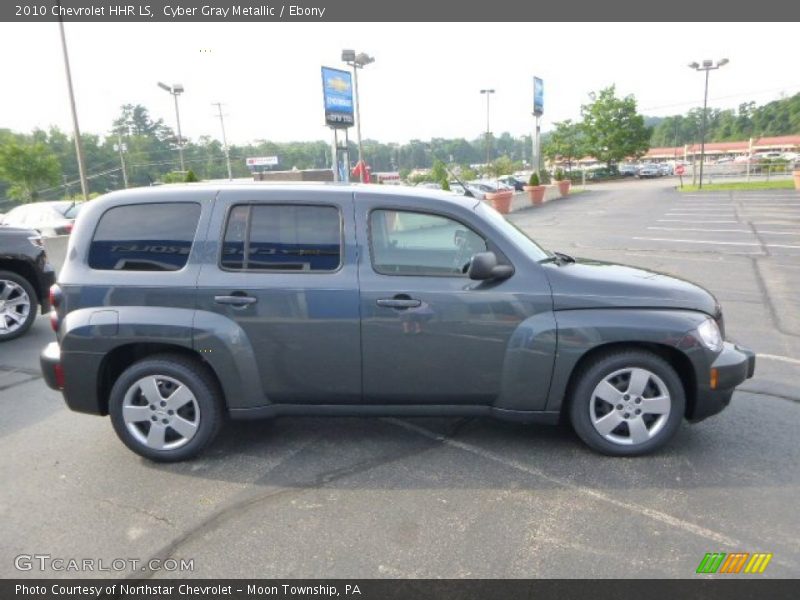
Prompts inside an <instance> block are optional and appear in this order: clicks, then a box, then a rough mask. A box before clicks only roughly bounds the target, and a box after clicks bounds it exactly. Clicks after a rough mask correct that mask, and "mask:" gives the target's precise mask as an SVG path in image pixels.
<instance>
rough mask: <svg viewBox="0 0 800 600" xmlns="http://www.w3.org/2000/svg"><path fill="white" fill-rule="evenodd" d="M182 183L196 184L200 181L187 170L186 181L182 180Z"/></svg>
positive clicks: (192, 172)
mask: <svg viewBox="0 0 800 600" xmlns="http://www.w3.org/2000/svg"><path fill="white" fill-rule="evenodd" d="M184 181H185V182H186V183H197V182H198V181H200V180H199V179H198V178H197V175H195V174H194V171H192V170H191V169H189V170H188V171H186V179H184Z"/></svg>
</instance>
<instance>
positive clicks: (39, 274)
mask: <svg viewBox="0 0 800 600" xmlns="http://www.w3.org/2000/svg"><path fill="white" fill-rule="evenodd" d="M54 282H55V272H54V270H53V267H52V266H51V265H50V264H49V263H48V262H47V253H46V252H45V250H44V244H43V243H42V238H41V236H40V235H39V233H38V232H36V231H32V230H30V229H19V228H16V227H0V342H6V341H8V340H13V339H14V338H18V337H20V336H21V335H24V334H25V332H27V331H28V330H29V329H30V328H31V325H33V321H34V320H35V319H36V315H37V314H38V313H39V308H40V307H41V310H42V313H46V312H48V311H49V310H50V295H49V292H50V286H51V285H53V283H54Z"/></svg>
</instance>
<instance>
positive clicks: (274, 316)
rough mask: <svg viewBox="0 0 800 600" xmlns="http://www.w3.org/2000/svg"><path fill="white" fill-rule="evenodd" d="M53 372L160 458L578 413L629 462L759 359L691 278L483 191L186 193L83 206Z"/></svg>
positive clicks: (130, 442) (67, 390) (584, 434)
mask: <svg viewBox="0 0 800 600" xmlns="http://www.w3.org/2000/svg"><path fill="white" fill-rule="evenodd" d="M51 299H52V303H53V305H54V306H55V311H54V313H53V316H52V324H53V328H54V329H55V331H56V333H57V339H58V341H57V342H53V343H51V344H50V345H48V346H47V347H46V348H45V350H44V351H43V353H42V357H41V364H42V370H43V372H44V376H45V380H46V381H47V383H48V385H50V387H52V388H54V389H58V390H61V391H62V393H63V395H64V398H65V400H66V402H67V404H68V406H69V407H70V408H71V409H73V410H76V411H80V412H85V413H91V414H95V415H107V414H108V415H110V416H111V422H112V424H113V426H114V429H115V430H116V432H117V434H118V435H119V437H120V438H121V439H122V441H123V442H124V443H125V444H126V445H127V446H128V447H129V448H130V449H131V450H133V451H134V452H136V453H138V454H140V455H142V456H144V457H147V458H149V459H151V460H156V461H175V460H182V459H186V458H189V457H192V456H194V455H196V454H197V453H198V452H199V451H201V450H202V449H203V448H205V447H206V446H207V445H208V444H209V443H210V442H211V441H212V440H213V438H214V436H215V434H216V433H217V431H218V429H219V427H220V425H221V423H222V421H223V418H224V417H225V416H229V417H232V418H235V419H249V418H261V417H275V416H278V415H331V416H344V415H362V416H367V415H369V416H373V415H374V416H377V415H395V416H406V417H411V416H434V415H436V416H456V415H474V416H484V415H485V416H492V417H497V418H501V419H509V420H515V421H524V422H546V423H557V422H558V421H560V420H562V419H563V420H567V421H569V422H570V423H571V424H572V426H573V427H574V429H575V431H576V432H577V434H578V435H579V436H580V438H581V439H582V440H583V441H584V442H586V444H587V445H589V446H590V447H591V448H593V449H595V450H597V451H599V452H603V453H605V454H610V455H618V456H631V455H638V454H644V453H647V452H650V451H652V450H655V449H656V448H659V447H661V446H663V445H664V444H665V443H666V442H667V441H668V440H670V438H672V436H673V435H674V434H675V432H676V430H677V429H678V427H679V425H680V423H681V421H682V420H683V419H684V418H685V419H687V420H688V421H691V422H696V421H699V420H701V419H704V418H706V417H708V416H710V415H713V414H715V413H717V412H719V411H721V410H722V409H723V408H725V406H727V404H728V403H729V402H730V399H731V395H732V393H733V390H734V388H735V387H736V386H737V385H738V384H740V383H741V382H742V381H744V380H745V379H746V378H748V377H752V375H753V371H754V368H755V355H754V354H753V353H752V352H751V351H749V350H747V349H745V348H741V347H739V346H736V345H734V344H732V343H729V342H726V341H724V326H723V319H722V311H721V309H720V305H719V303H718V302H717V301H716V300H715V298H714V296H712V295H711V294H710V293H709V292H707V291H706V290H704V289H702V288H701V287H698V286H697V285H694V284H692V283H689V282H686V281H683V280H680V279H677V278H675V277H670V276H667V275H662V274H659V273H654V272H650V271H645V270H642V269H637V268H632V267H627V266H621V265H615V264H610V263H604V262H597V261H592V260H582V259H574V258H572V257H570V256H567V255H564V254H560V253H550V252H548V251H546V250H544V249H542V248H541V247H540V246H538V245H537V244H536V242H534V241H533V240H531V239H530V238H529V237H528V236H527V235H526V234H524V233H523V232H521V231H520V230H518V229H516V228H515V227H514V226H513V225H512V224H510V223H509V222H508V221H506V220H505V219H504V218H503V217H502V216H501V215H500V214H499V213H497V212H496V211H494V210H493V209H492V208H490V207H489V206H487V205H486V204H485V203H483V202H481V201H477V200H475V199H474V198H466V197H457V196H454V195H449V194H445V193H439V192H435V191H431V190H424V191H422V192H420V191H415V190H412V189H406V188H388V187H386V188H384V187H382V186H347V185H324V184H318V185H263V184H261V185H259V184H251V185H247V184H245V185H227V184H223V185H216V186H213V185H208V184H205V185H179V186H164V187H158V188H150V189H137V190H130V191H125V192H115V193H112V194H108V195H106V196H103V197H101V198H98V199H96V200H93V201H92V202H90V203H88V204H87V205H86V206H85V208H84V210H83V211H82V212H81V214H80V216H79V218H78V220H77V224H76V226H75V229H74V231H73V233H72V236H71V238H70V241H69V248H68V250H67V257H66V261H65V263H64V266H63V269H62V270H61V273H60V275H59V278H58V283H57V284H56V285H54V286H53V288H52V290H51Z"/></svg>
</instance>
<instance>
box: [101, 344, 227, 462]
mask: <svg viewBox="0 0 800 600" xmlns="http://www.w3.org/2000/svg"><path fill="white" fill-rule="evenodd" d="M148 376H155V377H168V378H171V379H173V380H176V381H177V382H179V383H180V384H182V385H184V386H185V387H186V388H188V390H189V391H190V392H191V393H192V394H193V396H194V400H195V401H196V409H195V407H194V405H192V408H191V410H192V414H193V415H196V418H197V421H198V424H197V426H196V432H195V433H194V435H193V437H191V438H190V439H189V440H188V441H187V442H186V443H185V444H184V445H181V446H180V447H177V448H172V449H154V448H152V447H150V446H148V445H147V443H146V442H143V441H142V440H141V439H138V438H137V436H136V435H135V434H134V433H133V432H132V431H130V430H129V428H128V425H127V424H126V422H125V419H124V417H123V404H124V402H125V397H126V394H127V393H128V391H129V390H132V388H133V387H135V386H136V383H137V382H138V381H140V380H142V379H143V378H146V377H148ZM159 385H160V384H159ZM131 394H132V395H133V396H135V395H136V392H134V391H131ZM141 398H142V399H143V396H141ZM165 400H166V398H165ZM144 406H147V405H143V407H142V408H144ZM108 411H109V414H110V416H111V423H112V424H113V426H114V430H115V431H116V433H117V436H119V438H120V439H121V440H122V442H123V443H124V444H125V445H126V446H127V447H128V448H130V449H131V450H132V451H133V452H135V453H136V454H138V455H140V456H143V457H144V458H147V459H149V460H152V461H155V462H177V461H182V460H186V459H189V458H193V457H195V456H197V455H198V454H199V453H200V452H202V451H203V450H204V449H205V448H206V447H207V446H208V445H209V444H210V443H211V442H212V441H213V440H214V438H215V437H216V435H217V433H218V432H219V428H220V426H221V425H222V421H223V396H222V392H221V390H220V389H219V385H218V384H217V381H216V380H215V379H214V377H213V376H212V375H211V374H210V373H209V372H208V370H207V369H206V368H205V367H204V366H203V365H202V363H200V362H199V361H197V360H194V359H192V358H190V357H185V356H180V355H173V354H163V355H157V356H153V357H150V358H145V359H142V360H140V361H138V362H136V363H134V364H133V365H131V366H130V367H128V368H127V369H126V370H125V371H124V372H123V373H122V374H121V375H120V376H119V378H118V379H117V381H116V382H115V383H114V387H113V388H112V389H111V394H110V396H109V400H108ZM161 416H165V415H163V414H162V415H161ZM143 423H146V421H144V422H143ZM149 427H152V425H148V428H149ZM166 429H167V430H168V431H169V430H170V427H169V426H167V427H166ZM136 430H137V431H141V428H140V426H139V425H137V426H136ZM176 433H177V431H174V430H173V431H171V434H173V435H174V434H176ZM142 435H144V434H142ZM168 435H170V433H168Z"/></svg>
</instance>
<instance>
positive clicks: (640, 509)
mask: <svg viewBox="0 0 800 600" xmlns="http://www.w3.org/2000/svg"><path fill="white" fill-rule="evenodd" d="M385 420H386V421H388V422H390V423H393V424H395V425H397V426H398V427H402V428H403V429H407V430H408V431H412V432H415V433H417V434H419V435H422V436H424V437H427V438H428V439H432V440H435V441H437V442H441V443H442V444H444V445H447V446H450V447H452V448H457V449H459V450H463V451H464V452H469V453H470V454H472V455H475V456H478V457H480V458H483V459H486V460H490V461H492V462H495V463H498V464H501V465H503V466H504V467H508V468H510V469H514V470H516V471H521V472H523V473H526V474H528V475H532V476H534V477H538V478H540V479H544V480H545V481H548V482H550V483H552V484H555V485H557V486H559V487H562V488H563V489H566V490H572V491H575V492H578V493H580V494H584V495H586V496H589V497H591V498H593V499H595V500H599V501H600V502H605V503H606V504H611V505H612V506H616V507H617V508H621V509H623V510H625V511H627V512H632V513H638V514H639V515H641V516H643V517H648V518H650V519H652V520H654V521H658V522H660V523H663V524H665V525H669V526H671V527H675V528H677V529H681V530H683V531H685V532H688V533H692V534H694V535H696V536H698V537H702V538H705V539H707V540H710V541H713V542H716V543H718V544H724V545H727V546H733V547H737V548H740V547H742V543H741V542H740V541H738V540H735V539H733V538H731V537H728V536H727V535H725V534H723V533H719V532H717V531H713V530H711V529H708V528H706V527H702V526H700V525H697V524H696V523H691V522H689V521H685V520H683V519H680V518H678V517H675V516H673V515H670V514H668V513H665V512H662V511H660V510H657V509H654V508H650V507H649V506H642V505H640V504H635V503H633V502H626V501H624V500H618V499H617V498H614V497H613V496H610V495H608V494H606V493H604V492H601V491H600V490H597V489H594V488H590V487H587V486H584V485H577V484H575V483H572V482H571V481H569V480H568V479H562V478H561V477H556V476H554V475H550V474H549V473H546V472H544V471H542V470H540V469H537V468H535V467H532V466H530V465H527V464H525V463H521V462H519V461H517V460H514V459H513V458H508V457H507V456H503V455H501V454H497V453H495V452H492V451H491V450H486V449H485V448H481V447H480V446H476V445H474V444H469V443H466V442H461V441H458V440H455V439H453V438H450V437H447V436H445V435H443V434H440V433H436V432H435V431H431V430H430V429H426V428H425V427H420V426H419V425H415V424H413V423H408V422H406V421H403V420H401V419H395V418H388V419H385Z"/></svg>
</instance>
